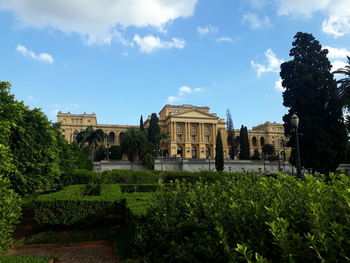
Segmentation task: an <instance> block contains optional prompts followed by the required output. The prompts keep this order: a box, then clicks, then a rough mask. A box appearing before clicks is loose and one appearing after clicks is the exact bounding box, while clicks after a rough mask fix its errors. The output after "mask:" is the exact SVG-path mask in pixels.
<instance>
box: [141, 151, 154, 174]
mask: <svg viewBox="0 0 350 263" xmlns="http://www.w3.org/2000/svg"><path fill="white" fill-rule="evenodd" d="M154 161H155V158H154V156H153V155H152V154H149V153H147V154H145V155H144V156H143V158H142V164H143V165H144V166H146V167H147V170H153V169H154Z"/></svg>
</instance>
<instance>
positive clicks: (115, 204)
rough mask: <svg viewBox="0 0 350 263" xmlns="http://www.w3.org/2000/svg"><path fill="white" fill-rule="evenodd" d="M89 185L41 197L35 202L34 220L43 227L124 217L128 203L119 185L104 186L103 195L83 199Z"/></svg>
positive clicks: (71, 187) (76, 186)
mask: <svg viewBox="0 0 350 263" xmlns="http://www.w3.org/2000/svg"><path fill="white" fill-rule="evenodd" d="M85 190H86V185H71V186H68V187H67V188H65V189H64V190H62V191H59V192H56V193H51V194H47V195H42V196H39V197H38V198H37V199H36V200H35V201H34V212H35V219H36V220H37V221H38V223H40V224H42V225H61V226H69V225H77V224H84V225H91V224H94V223H96V222H97V221H99V220H101V219H103V218H105V217H106V216H109V215H111V216H125V215H126V214H127V212H128V211H127V209H126V200H125V198H123V197H122V194H121V191H120V187H119V186H118V185H102V186H101V195H100V196H84V192H85Z"/></svg>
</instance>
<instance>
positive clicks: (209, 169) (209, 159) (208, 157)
mask: <svg viewBox="0 0 350 263" xmlns="http://www.w3.org/2000/svg"><path fill="white" fill-rule="evenodd" d="M208 159H209V172H210V156H209V157H208Z"/></svg>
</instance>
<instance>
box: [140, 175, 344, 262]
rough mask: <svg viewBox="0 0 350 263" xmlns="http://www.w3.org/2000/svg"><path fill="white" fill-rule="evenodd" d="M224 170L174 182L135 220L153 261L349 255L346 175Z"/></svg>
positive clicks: (314, 258)
mask: <svg viewBox="0 0 350 263" xmlns="http://www.w3.org/2000/svg"><path fill="white" fill-rule="evenodd" d="M324 179H325V178H324V177H323V178H314V177H312V176H309V175H308V176H306V177H305V181H300V180H297V179H295V178H293V177H290V176H284V175H279V176H277V178H273V177H262V176H258V175H254V174H248V175H247V174H241V173H236V174H233V175H232V174H231V175H228V174H223V176H217V180H216V181H215V182H208V181H203V180H200V181H198V182H196V183H194V184H190V183H187V182H178V181H177V182H175V183H172V184H171V187H162V189H161V191H159V192H157V193H156V201H155V203H154V205H153V206H152V207H151V208H150V209H149V210H148V211H147V214H146V215H145V216H143V217H141V218H140V220H139V221H138V222H137V233H136V241H137V243H138V245H139V247H140V248H141V250H142V251H144V253H145V256H146V257H148V259H149V261H150V262H160V263H161V262H167V263H171V262H214V263H215V262H220V263H221V262H301V263H303V262H346V261H347V259H348V258H349V256H350V241H349V239H348V237H349V235H350V206H349V203H350V195H349V190H348V189H350V179H349V178H348V177H345V176H339V177H338V178H335V177H334V176H333V177H332V180H331V181H330V182H327V183H325V182H324Z"/></svg>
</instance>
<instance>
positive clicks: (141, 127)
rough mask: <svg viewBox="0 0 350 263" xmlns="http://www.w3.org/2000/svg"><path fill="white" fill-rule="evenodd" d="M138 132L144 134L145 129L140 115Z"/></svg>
mask: <svg viewBox="0 0 350 263" xmlns="http://www.w3.org/2000/svg"><path fill="white" fill-rule="evenodd" d="M140 131H142V132H143V133H145V127H144V126H143V117H142V115H141V118H140Z"/></svg>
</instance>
